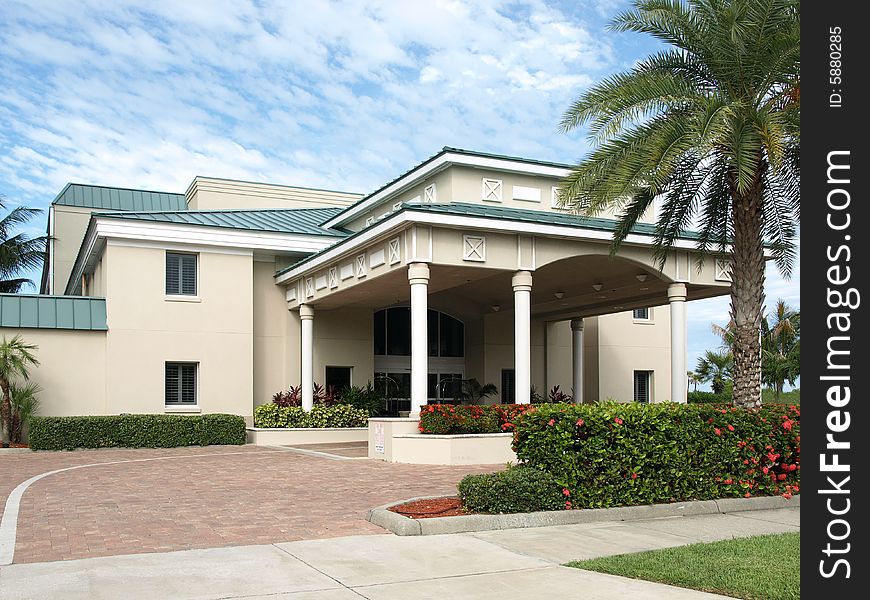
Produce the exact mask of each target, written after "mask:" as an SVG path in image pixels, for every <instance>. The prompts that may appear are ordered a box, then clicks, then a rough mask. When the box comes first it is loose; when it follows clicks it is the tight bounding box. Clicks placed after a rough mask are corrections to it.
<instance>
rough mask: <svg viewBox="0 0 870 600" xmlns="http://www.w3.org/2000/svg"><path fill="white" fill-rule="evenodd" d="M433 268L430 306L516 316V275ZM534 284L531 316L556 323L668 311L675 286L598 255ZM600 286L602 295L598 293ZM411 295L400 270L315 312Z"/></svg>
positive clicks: (697, 293) (541, 272) (691, 289)
mask: <svg viewBox="0 0 870 600" xmlns="http://www.w3.org/2000/svg"><path fill="white" fill-rule="evenodd" d="M711 260H712V259H711ZM429 268H430V278H429V300H430V304H431V305H432V306H437V307H439V308H442V309H444V308H446V307H449V306H456V305H457V304H460V305H461V306H462V308H464V309H465V310H467V311H470V312H477V313H479V314H485V313H491V312H495V310H499V311H502V312H511V311H513V289H512V287H511V277H512V276H513V273H512V272H510V271H504V270H498V269H488V268H483V267H480V266H446V265H430V267H429ZM641 279H643V281H641ZM532 280H533V284H532V293H531V301H532V306H531V311H532V315H533V316H534V317H535V318H544V319H547V320H554V321H556V320H563V319H569V318H572V317H591V316H596V315H603V314H609V313H616V312H623V311H626V310H631V309H633V308H643V307H650V306H658V305H664V304H667V303H668V296H667V288H668V285H669V284H670V283H672V280H671V279H669V278H667V277H665V276H663V275H662V274H661V273H660V272H659V271H656V270H653V269H650V268H648V267H644V266H641V265H638V264H637V263H635V262H633V261H630V260H626V259H623V258H620V257H618V256H615V257H614V256H607V255H600V254H598V255H587V256H575V257H572V258H567V259H564V260H561V261H557V262H555V263H551V264H548V265H545V266H543V267H541V268H539V269H538V270H536V271H534V272H533V273H532ZM599 284H600V285H601V289H595V288H596V287H597V286H598V285H599ZM593 286H595V287H593ZM687 288H688V299H689V300H696V299H700V298H708V297H712V296H718V295H722V294H727V293H728V287H726V286H721V285H720V286H707V285H698V284H695V285H693V284H691V283H689V284H687ZM409 294H410V287H409V284H408V278H407V272H406V270H405V269H398V270H395V271H393V272H390V273H387V274H384V275H383V276H381V277H378V278H377V279H373V280H372V281H369V282H365V283H362V284H360V285H356V286H353V287H351V288H348V289H347V290H344V291H342V292H340V293H336V294H332V295H329V296H326V297H324V298H322V299H320V300H318V302H317V303H316V307H317V308H318V309H325V310H331V309H339V308H342V307H355V308H363V307H365V308H371V309H372V310H377V309H379V308H383V307H386V306H393V305H398V304H406V303H408V301H409ZM494 307H497V309H496V308H494ZM456 308H459V307H458V306H457V307H456Z"/></svg>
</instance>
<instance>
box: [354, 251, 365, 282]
mask: <svg viewBox="0 0 870 600" xmlns="http://www.w3.org/2000/svg"><path fill="white" fill-rule="evenodd" d="M356 276H357V277H359V278H362V277H365V276H366V255H365V254H360V255H359V256H357V257H356Z"/></svg>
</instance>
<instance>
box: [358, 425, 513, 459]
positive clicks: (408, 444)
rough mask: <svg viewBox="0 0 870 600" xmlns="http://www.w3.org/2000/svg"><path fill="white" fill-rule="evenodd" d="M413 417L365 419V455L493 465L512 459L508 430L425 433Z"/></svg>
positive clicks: (510, 437)
mask: <svg viewBox="0 0 870 600" xmlns="http://www.w3.org/2000/svg"><path fill="white" fill-rule="evenodd" d="M419 425H420V421H419V420H418V419H414V418H373V419H369V458H378V459H380V460H386V461H388V462H397V463H408V464H412V465H496V464H502V465H503V464H504V463H507V462H514V463H515V462H516V461H517V455H516V454H515V453H514V451H513V450H512V449H511V442H512V441H513V434H512V433H470V434H463V435H429V434H425V435H424V434H422V433H420V429H419Z"/></svg>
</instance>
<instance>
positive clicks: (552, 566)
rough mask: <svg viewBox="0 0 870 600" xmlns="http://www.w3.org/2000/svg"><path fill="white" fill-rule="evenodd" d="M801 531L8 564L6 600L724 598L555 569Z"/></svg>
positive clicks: (615, 529) (776, 521) (698, 527)
mask: <svg viewBox="0 0 870 600" xmlns="http://www.w3.org/2000/svg"><path fill="white" fill-rule="evenodd" d="M799 530H800V509H798V508H789V509H780V510H769V511H753V512H742V513H737V514H725V515H722V514H715V515H698V516H689V517H673V518H663V519H648V520H643V521H631V522H604V523H589V524H581V525H562V526H556V527H539V528H534V529H511V530H502V531H487V532H479V533H474V534H453V535H433V536H420V537H417V536H414V537H399V536H393V535H375V536H354V537H345V538H334V539H325V540H306V541H299V542H289V543H281V544H272V545H263V546H238V547H230V548H214V549H206V550H187V551H181V552H168V553H162V554H139V555H127V556H113V557H103V558H90V559H82V560H71V561H63V562H50V563H36V564H21V565H11V566H8V567H2V568H0V590H2V594H3V598H4V600H5V599H9V600H13V599H15V600H18V599H25V598H26V599H43V598H52V599H64V600H65V599H70V600H77V599H82V600H84V599H89V600H90V599H93V600H99V599H114V598H125V599H129V600H137V599H140V598H141V599H143V600H144V599H149V600H150V599H152V598H172V599H176V598H177V599H185V600H188V599H190V600H192V599H202V600H205V599H218V598H242V597H244V598H248V599H254V598H262V599H266V598H269V599H271V600H345V599H347V600H351V599H353V598H356V599H359V598H369V599H371V600H398V599H406V598H415V599H421V600H425V599H430V598H431V599H433V600H435V599H438V600H443V598H482V599H490V598H491V599H493V600H495V599H498V600H508V599H518V600H519V599H525V598H534V597H536V596H539V595H540V594H541V592H543V591H546V593H547V594H548V595H559V596H561V597H563V598H583V599H584V600H598V599H601V600H605V599H606V600H610V599H616V600H621V599H626V600H627V599H629V598H632V599H634V598H644V599H648V600H658V599H662V600H664V599H666V598H667V599H670V598H674V599H677V600H681V599H686V600H688V599H702V598H719V596H715V595H712V594H704V593H701V592H695V591H691V590H684V589H680V588H674V587H670V586H666V585H661V584H657V583H650V582H644V581H637V580H632V579H625V578H621V577H614V576H611V575H604V574H600V573H592V572H589V571H581V570H579V569H571V568H567V567H562V566H559V565H560V564H562V563H565V562H567V561H570V560H575V559H582V558H591V557H595V556H605V555H611V554H621V553H625V552H638V551H642V550H650V549H655V548H664V547H671V546H679V545H685V544H690V543H694V542H699V541H713V540H720V539H729V538H732V537H744V536H749V535H758V534H763V533H780V532H789V531H799Z"/></svg>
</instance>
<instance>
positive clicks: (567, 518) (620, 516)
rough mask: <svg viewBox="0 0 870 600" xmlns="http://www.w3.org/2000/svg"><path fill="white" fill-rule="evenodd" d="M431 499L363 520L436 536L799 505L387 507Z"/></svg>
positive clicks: (768, 501)
mask: <svg viewBox="0 0 870 600" xmlns="http://www.w3.org/2000/svg"><path fill="white" fill-rule="evenodd" d="M431 498H432V497H431V496H430V497H424V498H410V499H408V500H402V501H401V502H392V503H390V504H385V505H383V506H379V507H377V508H373V509H372V510H370V511H369V512H368V514H367V515H366V520H368V521H369V522H371V523H374V524H375V525H378V526H379V527H383V528H384V529H387V530H389V531H392V532H393V533H395V534H396V535H439V534H442V533H467V532H473V531H492V530H496V529H517V528H524V527H547V526H550V525H576V524H579V523H598V522H601V521H635V520H638V519H654V518H660V517H684V516H689V515H709V514H716V513H722V514H726V513H735V512H743V511H750V510H769V509H774V508H792V507H799V506H800V505H801V497H800V495H797V496H794V497H792V498H790V499H786V498H783V497H782V496H760V497H758V498H720V499H718V500H696V501H692V502H674V503H672V504H649V505H645V506H618V507H615V508H585V509H580V510H553V511H541V512H533V513H514V514H505V515H460V516H457V517H433V518H431V519H411V518H408V517H405V516H402V515H400V514H398V513H394V512H392V511H390V510H388V509H389V508H390V507H391V506H397V505H399V504H404V503H406V502H413V501H415V500H429V499H431Z"/></svg>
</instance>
